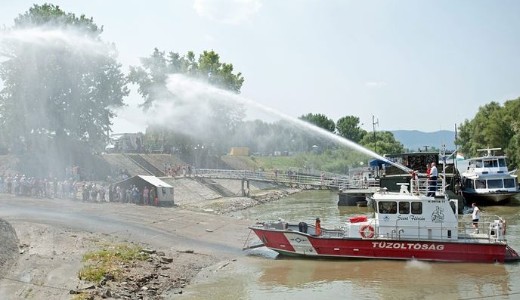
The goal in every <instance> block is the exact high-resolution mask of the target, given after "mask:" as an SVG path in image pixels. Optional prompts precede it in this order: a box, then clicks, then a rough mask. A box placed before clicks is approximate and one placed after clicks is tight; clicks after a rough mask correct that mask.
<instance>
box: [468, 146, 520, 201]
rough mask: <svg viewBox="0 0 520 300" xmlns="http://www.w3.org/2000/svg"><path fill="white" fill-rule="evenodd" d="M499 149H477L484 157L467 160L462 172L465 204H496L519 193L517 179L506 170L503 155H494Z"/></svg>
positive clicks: (505, 160)
mask: <svg viewBox="0 0 520 300" xmlns="http://www.w3.org/2000/svg"><path fill="white" fill-rule="evenodd" d="M499 150H500V148H489V149H479V150H478V151H484V152H485V155H484V156H481V157H475V158H471V159H469V165H468V168H467V170H465V171H464V172H462V174H461V179H462V194H463V196H464V198H465V199H466V202H467V203H472V202H477V203H481V204H497V203H504V202H507V201H509V200H510V199H511V198H512V197H514V196H515V195H517V194H519V193H520V189H519V187H518V178H517V176H516V175H513V174H511V173H510V172H509V171H508V168H507V158H506V156H505V155H495V154H496V152H497V151H499Z"/></svg>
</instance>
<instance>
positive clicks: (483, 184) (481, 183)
mask: <svg viewBox="0 0 520 300" xmlns="http://www.w3.org/2000/svg"><path fill="white" fill-rule="evenodd" d="M475 188H476V189H485V188H486V181H485V180H475Z"/></svg>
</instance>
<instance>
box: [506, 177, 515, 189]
mask: <svg viewBox="0 0 520 300" xmlns="http://www.w3.org/2000/svg"><path fill="white" fill-rule="evenodd" d="M504 187H505V188H514V187H516V183H515V179H514V178H506V179H504Z"/></svg>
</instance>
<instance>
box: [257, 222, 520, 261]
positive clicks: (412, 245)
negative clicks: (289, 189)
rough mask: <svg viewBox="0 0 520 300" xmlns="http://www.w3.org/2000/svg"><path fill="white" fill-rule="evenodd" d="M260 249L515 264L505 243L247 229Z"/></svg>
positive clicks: (314, 254)
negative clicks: (325, 235) (382, 237)
mask: <svg viewBox="0 0 520 300" xmlns="http://www.w3.org/2000/svg"><path fill="white" fill-rule="evenodd" d="M251 229H252V230H253V231H254V232H255V234H256V235H257V236H258V237H259V238H260V240H261V241H262V242H263V243H264V245H265V246H266V247H268V248H270V249H272V250H274V251H276V252H278V253H280V254H282V255H291V256H295V255H296V256H306V257H331V258H364V259H368V258H370V259H374V258H375V259H398V260H411V259H417V260H425V261H442V262H479V263H495V262H500V263H503V262H508V261H517V260H518V259H519V257H518V254H517V253H516V252H515V251H514V250H513V249H511V248H510V247H509V246H507V244H506V243H505V242H496V243H489V242H487V243H485V242H479V241H478V240H475V241H473V242H472V241H469V240H465V241H458V240H455V241H453V242H450V241H448V242H445V241H439V242H437V241H417V240H390V239H377V238H373V239H360V238H344V237H337V238H336V237H319V236H313V235H309V234H304V233H301V232H295V231H285V230H270V229H263V228H255V227H251Z"/></svg>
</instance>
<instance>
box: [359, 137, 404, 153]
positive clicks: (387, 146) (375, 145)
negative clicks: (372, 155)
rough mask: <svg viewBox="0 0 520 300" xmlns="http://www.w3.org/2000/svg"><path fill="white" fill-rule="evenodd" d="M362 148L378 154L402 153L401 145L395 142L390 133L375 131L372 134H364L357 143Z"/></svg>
mask: <svg viewBox="0 0 520 300" xmlns="http://www.w3.org/2000/svg"><path fill="white" fill-rule="evenodd" d="M359 143H360V144H361V145H362V146H364V147H366V148H369V149H371V150H372V151H374V152H376V153H379V154H382V155H384V154H395V153H402V152H403V151H404V147H403V144H401V143H400V142H399V141H397V140H396V139H395V137H394V134H393V133H391V132H390V131H377V132H376V133H375V135H374V134H366V135H365V136H364V137H363V138H362V139H361V141H360V142H359Z"/></svg>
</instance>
